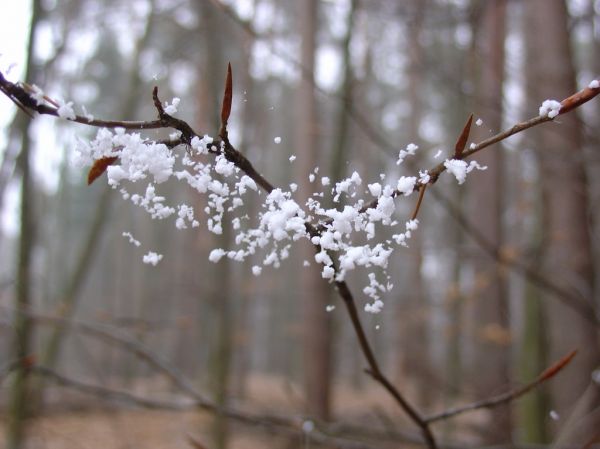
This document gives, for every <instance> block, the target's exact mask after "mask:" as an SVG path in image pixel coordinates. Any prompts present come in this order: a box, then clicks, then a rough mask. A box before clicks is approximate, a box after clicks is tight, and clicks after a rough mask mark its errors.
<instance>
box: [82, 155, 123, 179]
mask: <svg viewBox="0 0 600 449" xmlns="http://www.w3.org/2000/svg"><path fill="white" fill-rule="evenodd" d="M117 159H118V158H117V156H111V157H103V158H102V159H97V160H95V161H94V165H92V168H90V171H89V172H88V179H87V182H88V186H89V185H90V184H91V183H92V182H94V181H95V180H96V179H97V178H98V177H100V176H101V175H102V173H104V172H105V171H106V169H107V167H108V166H109V165H112V164H113V163H114V162H115V161H116V160H117Z"/></svg>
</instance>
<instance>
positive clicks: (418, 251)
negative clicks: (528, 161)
mask: <svg viewBox="0 0 600 449" xmlns="http://www.w3.org/2000/svg"><path fill="white" fill-rule="evenodd" d="M426 6H427V2H426V1H424V0H412V1H411V2H410V9H409V14H410V16H409V17H408V23H407V35H408V49H407V50H408V58H409V64H408V83H409V84H408V100H409V103H410V107H411V113H410V116H409V118H408V130H407V131H408V134H407V138H408V140H409V141H410V142H415V143H418V142H419V141H420V140H421V139H420V136H419V127H420V126H421V122H422V119H423V91H422V86H423V77H422V70H423V66H424V64H423V48H422V45H421V37H422V36H421V34H422V33H421V31H422V28H423V19H424V18H425V11H426ZM408 253H409V255H408V260H409V261H408V264H409V267H408V270H409V273H408V276H407V282H409V285H407V288H404V289H403V291H404V293H402V297H401V301H400V304H399V307H398V314H399V317H398V319H399V320H400V321H401V322H404V323H405V325H404V326H399V327H398V333H399V340H400V342H401V344H400V351H401V355H400V367H399V372H400V373H401V374H400V375H401V377H403V378H406V376H410V379H412V381H414V382H415V384H416V388H417V402H418V404H420V405H421V406H427V405H428V404H429V403H430V401H431V392H432V391H431V385H430V382H431V373H430V372H429V361H428V358H429V354H430V352H429V347H428V331H427V323H428V320H427V317H428V312H427V298H426V295H425V288H424V285H423V277H422V275H421V268H422V266H423V230H422V229H420V230H419V231H418V232H416V233H414V235H413V236H412V238H411V240H410V248H409V250H408Z"/></svg>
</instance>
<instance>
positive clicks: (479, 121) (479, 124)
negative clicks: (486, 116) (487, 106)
mask: <svg viewBox="0 0 600 449" xmlns="http://www.w3.org/2000/svg"><path fill="white" fill-rule="evenodd" d="M475 125H477V126H481V125H483V120H481V119H480V118H478V119H477V121H476V122H475Z"/></svg>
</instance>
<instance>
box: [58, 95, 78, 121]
mask: <svg viewBox="0 0 600 449" xmlns="http://www.w3.org/2000/svg"><path fill="white" fill-rule="evenodd" d="M56 102H57V103H58V110H57V111H56V112H57V113H58V116H59V117H61V118H64V119H65V120H75V117H76V116H75V111H73V102H72V101H69V102H68V103H65V101H64V100H62V99H60V98H58V99H57V100H56Z"/></svg>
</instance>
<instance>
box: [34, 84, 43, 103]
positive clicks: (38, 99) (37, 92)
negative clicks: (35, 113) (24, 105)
mask: <svg viewBox="0 0 600 449" xmlns="http://www.w3.org/2000/svg"><path fill="white" fill-rule="evenodd" d="M31 89H32V90H33V92H32V93H31V96H32V97H33V98H34V100H35V103H36V104H37V105H38V106H39V105H41V104H44V102H45V99H44V91H43V90H42V89H40V88H39V87H38V86H36V85H35V84H32V85H31Z"/></svg>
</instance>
